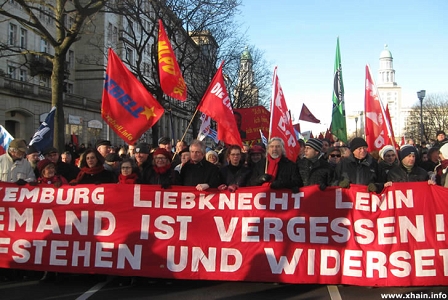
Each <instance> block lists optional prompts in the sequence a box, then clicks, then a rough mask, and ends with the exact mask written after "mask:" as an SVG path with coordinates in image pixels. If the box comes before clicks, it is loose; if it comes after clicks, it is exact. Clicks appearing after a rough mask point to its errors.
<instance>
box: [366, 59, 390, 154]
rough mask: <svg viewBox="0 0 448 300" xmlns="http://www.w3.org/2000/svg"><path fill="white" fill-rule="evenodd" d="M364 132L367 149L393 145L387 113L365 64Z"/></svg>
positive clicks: (378, 148)
mask: <svg viewBox="0 0 448 300" xmlns="http://www.w3.org/2000/svg"><path fill="white" fill-rule="evenodd" d="M364 99H365V115H366V120H365V133H366V141H367V144H368V145H369V151H373V150H381V148H383V147H384V146H385V145H392V146H394V145H393V143H392V140H391V135H392V133H391V127H390V123H389V122H388V120H387V115H386V112H385V109H384V106H383V103H382V102H381V99H380V97H379V95H378V91H377V88H376V85H375V83H374V82H373V79H372V75H371V74H370V68H369V66H368V65H366V88H365V98H364Z"/></svg>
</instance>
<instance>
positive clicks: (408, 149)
mask: <svg viewBox="0 0 448 300" xmlns="http://www.w3.org/2000/svg"><path fill="white" fill-rule="evenodd" d="M412 153H413V154H414V155H415V157H417V156H418V151H417V148H415V147H414V146H412V145H403V146H401V148H400V152H399V156H400V161H401V160H403V158H405V157H406V156H408V155H409V154H412Z"/></svg>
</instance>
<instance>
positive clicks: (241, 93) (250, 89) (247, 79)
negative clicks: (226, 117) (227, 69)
mask: <svg viewBox="0 0 448 300" xmlns="http://www.w3.org/2000/svg"><path fill="white" fill-rule="evenodd" d="M233 95H234V99H235V100H234V102H233V107H234V108H243V107H252V106H256V105H258V88H257V86H256V85H255V82H254V71H253V60H252V55H251V54H250V51H249V49H248V48H247V46H246V48H245V49H244V51H243V52H242V53H241V59H240V70H239V72H238V83H237V85H236V87H235V90H234V92H233Z"/></svg>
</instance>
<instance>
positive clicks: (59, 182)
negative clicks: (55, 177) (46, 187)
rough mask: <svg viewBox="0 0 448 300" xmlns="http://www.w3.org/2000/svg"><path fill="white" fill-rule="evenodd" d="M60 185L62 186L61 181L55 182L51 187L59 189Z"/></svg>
mask: <svg viewBox="0 0 448 300" xmlns="http://www.w3.org/2000/svg"><path fill="white" fill-rule="evenodd" d="M61 185H62V181H56V182H55V183H54V184H53V186H54V187H55V188H59V187H61Z"/></svg>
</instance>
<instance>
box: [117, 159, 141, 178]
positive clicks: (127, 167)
mask: <svg viewBox="0 0 448 300" xmlns="http://www.w3.org/2000/svg"><path fill="white" fill-rule="evenodd" d="M136 169H137V167H136V166H135V164H134V161H133V160H132V159H130V158H126V159H123V161H122V162H121V167H120V175H118V183H122V184H133V183H139V178H138V174H137V173H136Z"/></svg>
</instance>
